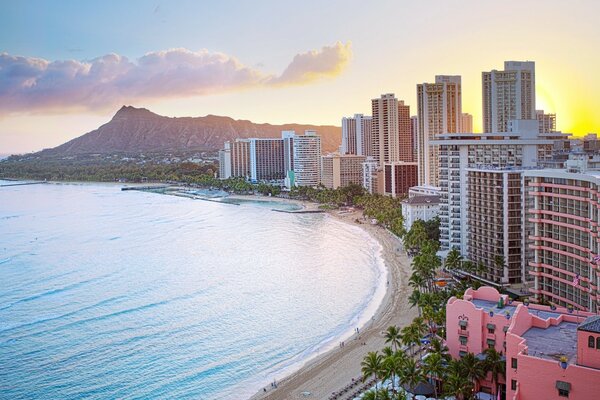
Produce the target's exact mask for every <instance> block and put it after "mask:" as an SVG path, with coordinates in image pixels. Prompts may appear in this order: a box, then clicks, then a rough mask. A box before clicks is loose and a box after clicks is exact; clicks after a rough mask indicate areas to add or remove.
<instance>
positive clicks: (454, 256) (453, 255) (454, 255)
mask: <svg viewBox="0 0 600 400" xmlns="http://www.w3.org/2000/svg"><path fill="white" fill-rule="evenodd" d="M462 260H463V257H462V256H461V255H460V251H458V249H457V248H456V247H453V248H452V250H450V251H449V252H448V255H447V256H446V260H445V261H444V267H445V268H446V269H449V270H455V269H458V268H460V265H461V262H462Z"/></svg>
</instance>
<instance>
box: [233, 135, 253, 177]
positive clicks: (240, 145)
mask: <svg viewBox="0 0 600 400" xmlns="http://www.w3.org/2000/svg"><path fill="white" fill-rule="evenodd" d="M230 147H231V176H234V177H238V176H239V177H244V178H248V177H249V176H250V140H249V139H235V140H234V141H233V142H230Z"/></svg>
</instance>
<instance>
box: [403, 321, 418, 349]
mask: <svg viewBox="0 0 600 400" xmlns="http://www.w3.org/2000/svg"><path fill="white" fill-rule="evenodd" d="M401 332H402V343H404V344H405V345H406V346H408V347H409V348H410V349H411V351H410V354H411V355H414V351H413V345H418V344H419V343H421V332H420V327H419V325H416V324H414V323H412V324H410V325H408V326H405V327H404V328H402V331H401Z"/></svg>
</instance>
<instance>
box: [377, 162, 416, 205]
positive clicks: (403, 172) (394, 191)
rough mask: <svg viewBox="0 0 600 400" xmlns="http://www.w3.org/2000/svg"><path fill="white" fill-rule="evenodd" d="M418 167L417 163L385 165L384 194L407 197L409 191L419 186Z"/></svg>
mask: <svg viewBox="0 0 600 400" xmlns="http://www.w3.org/2000/svg"><path fill="white" fill-rule="evenodd" d="M417 169H418V165H417V163H416V162H403V161H400V162H394V163H385V164H384V166H383V177H384V180H385V184H384V193H385V194H386V195H388V196H392V197H405V196H407V195H408V189H410V188H411V187H412V186H415V185H416V184H417V179H418V172H417Z"/></svg>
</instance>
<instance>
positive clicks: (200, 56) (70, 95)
mask: <svg viewBox="0 0 600 400" xmlns="http://www.w3.org/2000/svg"><path fill="white" fill-rule="evenodd" d="M350 57H351V49H350V44H349V43H348V44H342V43H339V42H338V43H335V44H334V45H333V46H325V47H323V48H322V49H321V50H319V51H310V52H307V53H303V54H298V55H296V56H295V57H294V59H293V60H292V62H291V63H290V64H289V65H288V67H287V68H286V69H285V70H284V72H283V73H282V74H281V75H280V76H276V75H272V74H267V73H265V72H263V71H261V70H259V69H257V68H256V67H249V66H246V65H244V64H242V63H241V62H240V61H238V60H237V59H236V58H234V57H232V56H229V55H227V54H223V53H213V52H209V51H208V50H200V51H196V52H194V51H190V50H187V49H170V50H166V51H157V52H151V53H147V54H146V55H144V56H142V57H140V58H138V59H137V60H135V61H131V60H129V59H128V58H127V57H124V56H120V55H118V54H107V55H105V56H102V57H98V58H95V59H93V60H89V61H76V60H65V61H48V60H44V59H41V58H32V57H23V56H12V55H10V54H8V53H0V113H8V112H36V111H61V112H64V111H69V110H97V109H106V108H110V107H114V106H116V105H120V104H123V103H130V102H132V101H139V100H148V99H150V100H152V99H161V98H173V97H186V96H202V95H209V94H215V93H223V92H228V91H236V90H243V89H248V88H257V87H278V86H284V85H303V84H307V83H311V82H313V81H316V80H320V79H327V78H333V77H335V76H337V75H339V74H340V73H341V72H342V71H343V69H344V67H345V66H346V65H347V63H348V61H349V59H350Z"/></svg>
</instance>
